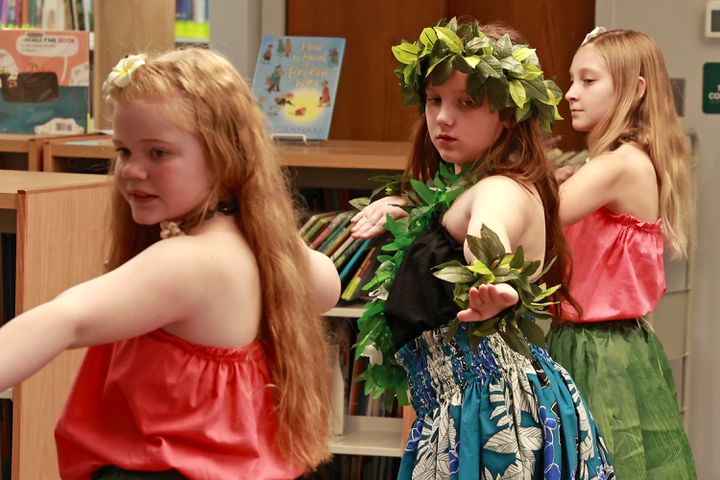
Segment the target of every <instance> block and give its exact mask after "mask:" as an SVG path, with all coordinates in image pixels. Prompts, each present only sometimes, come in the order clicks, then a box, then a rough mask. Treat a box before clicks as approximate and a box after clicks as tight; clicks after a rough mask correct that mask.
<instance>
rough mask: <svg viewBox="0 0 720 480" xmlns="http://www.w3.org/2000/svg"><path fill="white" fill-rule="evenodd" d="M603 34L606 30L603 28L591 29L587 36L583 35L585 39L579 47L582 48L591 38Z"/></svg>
mask: <svg viewBox="0 0 720 480" xmlns="http://www.w3.org/2000/svg"><path fill="white" fill-rule="evenodd" d="M605 32H607V28H605V27H595V28H593V29H592V31H591V32H590V33H588V34H587V35H585V39H584V40H583V41H582V43H581V44H580V46H581V47H582V46H583V45H585V44H586V43H587V42H589V41H590V40H592V39H593V38H595V37H597V36H598V35H600V34H601V33H605Z"/></svg>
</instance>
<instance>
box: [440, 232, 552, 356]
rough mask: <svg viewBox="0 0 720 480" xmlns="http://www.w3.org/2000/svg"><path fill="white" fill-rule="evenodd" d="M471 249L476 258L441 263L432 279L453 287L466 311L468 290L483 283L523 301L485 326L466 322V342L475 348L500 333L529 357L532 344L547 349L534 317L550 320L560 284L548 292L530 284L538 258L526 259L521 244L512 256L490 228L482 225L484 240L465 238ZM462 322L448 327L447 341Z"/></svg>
mask: <svg viewBox="0 0 720 480" xmlns="http://www.w3.org/2000/svg"><path fill="white" fill-rule="evenodd" d="M467 241H468V247H469V248H470V251H471V252H472V254H473V255H475V258H476V260H474V261H473V262H472V263H471V264H470V265H464V264H462V263H460V262H458V261H457V260H453V261H451V262H447V263H443V264H441V265H438V266H436V267H435V273H434V275H435V276H436V277H438V278H440V279H441V280H444V281H446V282H450V283H454V284H455V288H454V289H453V298H454V300H455V303H456V304H457V305H458V306H459V307H460V308H462V309H465V308H468V304H469V301H468V297H469V293H468V292H469V290H470V288H472V287H477V286H478V285H483V284H497V283H507V284H509V285H510V286H512V287H513V288H514V289H515V290H516V291H517V292H518V295H519V296H520V301H519V302H518V303H517V304H515V305H513V306H512V307H509V308H506V309H505V310H503V311H502V312H500V313H499V314H497V315H496V316H495V317H493V318H490V319H488V320H485V321H482V322H470V323H468V324H467V325H468V333H470V336H469V337H468V340H469V342H470V345H471V346H472V348H473V351H474V350H477V347H478V345H479V344H480V342H481V340H482V338H483V337H486V336H488V335H492V334H494V333H497V334H499V335H500V336H501V337H502V338H503V340H505V343H507V344H508V346H509V347H510V348H512V349H513V350H515V351H516V352H518V353H521V354H523V355H525V356H526V357H528V358H530V355H531V354H530V346H529V345H528V342H530V343H534V344H535V345H538V346H540V347H543V348H546V347H545V335H544V334H543V331H542V329H541V328H540V327H539V326H538V325H537V324H536V323H535V319H540V318H550V317H551V316H552V314H551V313H550V312H549V311H548V307H549V306H550V305H554V304H556V303H557V302H553V301H550V300H549V298H550V296H551V295H552V294H553V293H555V292H556V291H557V290H558V289H559V288H560V285H555V286H553V287H550V288H548V287H547V285H546V284H545V283H540V284H538V283H532V282H530V280H529V277H531V276H532V275H533V274H534V273H535V272H537V270H538V268H539V267H540V261H539V260H533V261H526V260H525V256H524V252H523V247H522V245H520V246H518V247H517V248H516V249H515V252H513V253H506V252H505V247H504V246H503V244H502V243H501V242H500V239H499V238H498V236H497V235H496V234H495V232H493V231H492V230H491V229H490V228H488V227H487V226H485V225H483V226H482V228H481V231H480V237H476V236H473V235H468V236H467ZM554 262H555V259H554V258H553V259H552V260H551V261H550V262H548V264H547V265H545V268H544V269H543V271H542V272H540V275H538V278H542V277H543V275H545V273H547V271H548V270H549V269H550V267H551V266H552V264H553V263H554ZM460 323H461V322H460V321H459V320H458V319H457V318H456V319H455V320H453V321H452V322H451V323H450V326H449V328H448V330H447V333H446V338H452V337H453V336H455V332H456V331H457V328H458V326H459V325H460Z"/></svg>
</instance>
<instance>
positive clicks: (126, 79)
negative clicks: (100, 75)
mask: <svg viewBox="0 0 720 480" xmlns="http://www.w3.org/2000/svg"><path fill="white" fill-rule="evenodd" d="M142 65H145V59H144V58H143V57H141V56H140V55H127V56H126V57H124V58H121V59H120V61H119V62H118V63H117V65H115V66H114V67H113V69H112V72H110V75H108V78H107V83H108V84H109V85H115V86H116V87H118V88H125V87H127V86H128V84H129V83H130V80H131V79H132V72H134V71H135V70H137V69H138V68H139V67H141V66H142Z"/></svg>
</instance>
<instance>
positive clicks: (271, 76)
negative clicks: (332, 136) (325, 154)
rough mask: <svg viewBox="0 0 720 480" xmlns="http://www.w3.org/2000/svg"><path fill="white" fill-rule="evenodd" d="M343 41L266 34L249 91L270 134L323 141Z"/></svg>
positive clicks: (333, 97)
mask: <svg viewBox="0 0 720 480" xmlns="http://www.w3.org/2000/svg"><path fill="white" fill-rule="evenodd" d="M344 51H345V39H344V38H334V37H297V36H276V35H265V36H264V37H263V39H262V42H261V43H260V52H259V53H258V59H257V64H256V66H255V76H254V77H253V83H252V90H253V94H254V95H255V98H256V99H257V102H258V104H259V105H260V108H261V109H262V111H263V113H265V116H266V117H267V119H268V126H269V128H270V132H271V134H272V135H273V137H274V138H279V139H282V138H287V139H304V140H327V139H328V135H329V133H330V123H331V121H332V113H333V108H334V106H335V94H336V92H337V87H338V80H339V78H340V67H341V65H342V59H343V53H344Z"/></svg>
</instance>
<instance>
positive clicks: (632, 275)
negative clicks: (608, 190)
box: [565, 208, 667, 322]
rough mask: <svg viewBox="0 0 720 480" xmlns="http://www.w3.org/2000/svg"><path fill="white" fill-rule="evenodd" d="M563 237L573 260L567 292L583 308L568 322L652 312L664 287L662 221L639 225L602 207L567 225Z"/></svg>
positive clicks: (628, 217) (626, 216)
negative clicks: (568, 290)
mask: <svg viewBox="0 0 720 480" xmlns="http://www.w3.org/2000/svg"><path fill="white" fill-rule="evenodd" d="M565 236H566V237H567V240H568V243H569V245H570V250H571V252H572V256H573V279H572V284H571V288H570V293H571V294H572V296H573V297H574V298H575V300H577V302H578V303H579V304H580V306H582V308H583V314H582V317H581V318H572V317H573V315H568V316H569V318H570V319H571V320H573V321H577V322H600V321H606V320H621V319H630V318H637V317H641V316H643V315H646V314H648V313H649V312H650V311H651V310H652V309H653V308H655V306H656V305H657V303H658V301H659V300H660V297H662V296H663V294H664V293H665V290H666V288H667V287H666V284H665V264H664V262H663V248H664V244H663V234H662V227H661V221H660V220H658V221H657V222H652V223H651V222H641V221H639V220H638V219H637V218H635V217H633V216H632V215H625V214H616V213H613V212H611V211H610V210H608V209H606V208H600V209H599V210H597V211H596V212H594V213H593V214H591V215H589V216H587V217H585V218H584V219H582V220H580V221H579V222H577V223H575V224H573V225H570V226H569V227H567V228H566V229H565ZM565 310H566V311H567V310H568V309H567V308H566V309H565ZM575 317H577V315H575Z"/></svg>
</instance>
